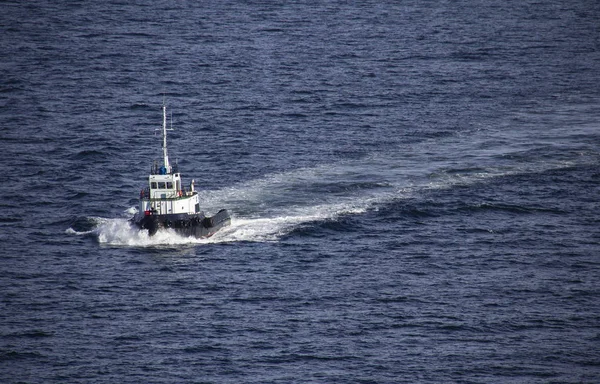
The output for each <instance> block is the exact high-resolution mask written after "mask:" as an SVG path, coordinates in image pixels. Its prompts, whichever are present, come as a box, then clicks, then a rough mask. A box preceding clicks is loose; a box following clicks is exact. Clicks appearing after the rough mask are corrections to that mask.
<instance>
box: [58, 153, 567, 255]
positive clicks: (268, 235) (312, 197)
mask: <svg viewBox="0 0 600 384" xmlns="http://www.w3.org/2000/svg"><path fill="white" fill-rule="evenodd" d="M398 164H401V165H398ZM574 165H575V163H574V162H572V161H561V162H539V163H512V164H505V165H503V166H498V165H495V166H485V165H477V166H470V165H469V164H466V163H464V162H463V163H460V162H459V163H458V164H449V163H447V162H440V164H437V166H434V167H432V164H431V162H430V163H428V164H419V163H417V162H410V161H409V160H407V161H405V162H404V163H401V162H398V161H397V159H393V158H390V157H382V156H372V157H370V158H366V159H361V160H346V161H342V162H339V163H335V164H327V165H319V166H315V167H309V168H300V169H295V170H291V171H287V172H281V173H275V174H270V175H266V176H264V177H262V178H260V179H254V180H250V181H246V182H241V183H239V184H236V185H232V186H228V187H225V188H222V189H218V190H204V191H201V192H200V198H201V201H202V202H203V207H204V209H205V210H206V212H207V213H208V214H211V212H216V211H217V210H219V209H221V208H227V209H229V210H230V212H231V214H232V224H231V226H230V227H227V228H225V229H223V230H221V231H219V232H218V233H216V234H215V235H213V236H212V237H211V238H208V239H196V238H185V237H182V236H180V235H178V234H177V233H175V232H174V231H172V230H162V231H159V232H158V233H157V234H155V235H154V236H152V237H150V236H148V234H147V232H146V231H140V230H139V229H138V228H136V227H135V226H132V225H131V224H130V222H129V219H128V218H130V217H131V216H132V215H133V214H135V212H136V211H135V208H133V207H132V208H130V209H128V210H127V211H126V212H124V214H123V216H127V217H121V218H112V219H109V218H97V217H96V218H86V219H84V220H79V221H76V222H75V224H74V225H72V226H71V228H69V229H68V230H67V232H68V233H70V234H74V235H91V236H93V237H95V238H96V239H97V241H98V242H99V243H100V244H106V245H116V246H135V247H155V246H165V245H166V246H174V245H186V244H215V243H228V242H273V241H279V240H280V239H281V238H282V237H283V236H286V235H288V234H290V233H292V232H293V231H294V230H296V229H299V228H301V227H302V226H308V225H311V223H322V222H326V221H336V220H339V219H340V218H341V217H343V216H347V215H359V214H363V213H365V212H367V211H369V210H374V211H377V210H380V209H386V207H388V208H389V207H391V206H393V205H396V204H397V203H398V202H402V201H403V200H404V201H406V200H407V199H410V198H418V197H419V196H420V195H422V194H423V193H426V192H427V191H431V190H441V189H447V188H453V187H459V186H460V187H464V186H469V185H474V184H476V183H486V182H490V180H491V179H498V178H501V177H508V176H514V175H519V174H539V173H541V172H545V171H549V170H555V169H561V168H567V167H572V166H574ZM484 204H485V203H484ZM483 207H484V208H488V209H490V207H487V206H486V205H484V206H483ZM491 208H493V209H514V207H511V206H508V205H507V206H505V205H502V203H500V205H499V206H493V207H491ZM520 210H525V211H527V212H528V210H527V208H526V207H525V208H520Z"/></svg>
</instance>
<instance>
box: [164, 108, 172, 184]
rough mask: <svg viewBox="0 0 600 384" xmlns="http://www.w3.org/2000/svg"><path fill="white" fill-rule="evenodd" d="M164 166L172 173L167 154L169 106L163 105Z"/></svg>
mask: <svg viewBox="0 0 600 384" xmlns="http://www.w3.org/2000/svg"><path fill="white" fill-rule="evenodd" d="M162 109H163V145H162V148H163V164H164V167H165V169H166V170H167V173H171V166H170V165H169V155H168V153H167V106H166V105H165V104H164V103H163V106H162Z"/></svg>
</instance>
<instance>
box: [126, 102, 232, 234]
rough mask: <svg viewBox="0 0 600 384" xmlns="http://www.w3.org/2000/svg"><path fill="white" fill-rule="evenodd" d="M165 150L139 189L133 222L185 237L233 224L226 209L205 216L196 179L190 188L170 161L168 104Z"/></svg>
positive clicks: (163, 131)
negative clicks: (161, 161) (137, 206)
mask: <svg viewBox="0 0 600 384" xmlns="http://www.w3.org/2000/svg"><path fill="white" fill-rule="evenodd" d="M162 110H163V127H162V139H163V142H162V152H163V164H162V166H159V165H158V164H157V163H156V162H155V163H154V165H153V166H152V168H151V170H150V176H149V177H148V185H147V186H146V187H144V188H142V190H141V192H140V200H139V208H138V213H136V215H135V216H134V217H133V219H132V222H133V223H134V224H135V225H136V226H137V227H138V228H140V229H142V230H147V231H148V234H149V235H150V236H152V235H154V234H155V233H156V232H157V231H158V230H159V229H162V228H170V229H173V230H174V231H175V232H177V233H178V234H180V235H182V236H184V237H191V236H193V237H196V238H205V237H210V236H212V235H213V234H215V233H216V232H217V231H218V230H220V229H221V228H223V227H226V226H228V225H230V224H231V217H230V216H229V213H228V212H227V210H226V209H221V210H220V211H219V212H217V213H216V214H215V215H214V216H212V217H209V216H205V215H204V212H202V211H201V210H200V199H199V197H198V192H197V191H195V190H194V180H192V182H191V184H190V187H189V189H187V190H186V189H185V188H184V187H183V186H182V184H181V174H180V173H179V170H178V167H177V165H175V166H174V167H173V166H171V164H170V163H169V155H168V153H167V107H166V106H165V105H164V104H163V106H162Z"/></svg>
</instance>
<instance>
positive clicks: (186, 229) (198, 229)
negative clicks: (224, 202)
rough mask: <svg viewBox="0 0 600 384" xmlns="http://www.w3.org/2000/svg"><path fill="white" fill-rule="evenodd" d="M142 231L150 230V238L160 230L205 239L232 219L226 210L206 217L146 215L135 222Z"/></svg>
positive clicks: (135, 219)
mask: <svg viewBox="0 0 600 384" xmlns="http://www.w3.org/2000/svg"><path fill="white" fill-rule="evenodd" d="M133 222H134V224H135V225H136V226H137V227H138V228H140V229H146V230H148V233H149V234H150V236H152V235H154V234H155V233H156V232H157V231H158V230H159V229H163V228H167V229H173V230H174V231H175V232H177V233H178V234H180V235H181V236H184V237H192V236H193V237H196V238H205V237H210V236H212V235H214V234H215V233H216V232H217V231H219V230H220V229H221V228H223V227H227V226H229V225H230V224H231V217H230V216H229V212H227V210H226V209H222V210H220V211H219V212H217V214H215V215H214V216H211V217H208V216H204V213H202V212H200V213H194V214H187V213H180V214H169V215H152V214H151V215H144V216H140V217H139V218H138V217H136V218H134V220H133Z"/></svg>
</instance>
